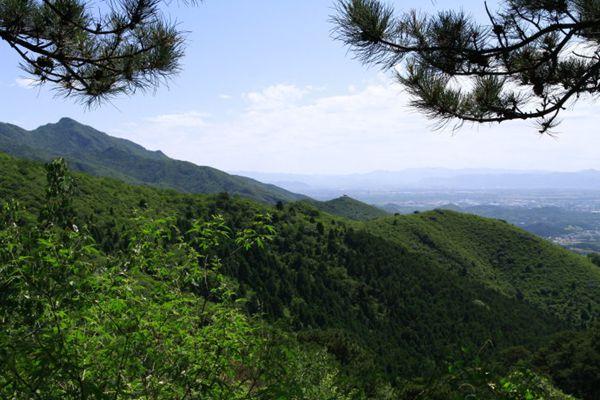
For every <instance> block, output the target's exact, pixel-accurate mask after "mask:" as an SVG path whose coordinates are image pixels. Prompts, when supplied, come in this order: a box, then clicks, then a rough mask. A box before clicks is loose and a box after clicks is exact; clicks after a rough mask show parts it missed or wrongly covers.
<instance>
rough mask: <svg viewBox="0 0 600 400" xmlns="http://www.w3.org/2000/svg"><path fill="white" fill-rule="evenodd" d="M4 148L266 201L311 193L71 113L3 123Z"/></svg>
mask: <svg viewBox="0 0 600 400" xmlns="http://www.w3.org/2000/svg"><path fill="white" fill-rule="evenodd" d="M0 151H3V152H6V153H8V154H11V155H13V156H15V157H21V158H27V159H32V160H38V161H48V160H50V159H52V158H56V157H64V158H65V159H67V160H68V161H69V164H70V166H71V168H73V169H75V170H78V171H81V172H86V173H89V174H92V175H97V176H107V177H111V178H116V179H120V180H123V181H125V182H128V183H133V184H143V185H151V186H157V187H161V188H168V189H175V190H178V191H180V192H186V193H219V192H227V193H230V194H233V195H240V196H244V197H247V198H250V199H253V200H257V201H261V202H265V203H276V202H277V201H295V200H300V199H303V198H305V196H302V195H298V194H295V193H291V192H289V191H287V190H284V189H282V188H279V187H277V186H275V185H270V184H264V183H261V182H258V181H255V180H253V179H250V178H246V177H242V176H236V175H230V174H227V173H225V172H223V171H219V170H218V169H215V168H210V167H204V166H198V165H195V164H192V163H190V162H186V161H179V160H174V159H171V158H169V157H167V156H166V155H165V154H163V153H162V152H160V151H149V150H146V149H145V148H143V147H142V146H140V145H138V144H136V143H133V142H131V141H129V140H125V139H119V138H115V137H112V136H109V135H107V134H105V133H103V132H100V131H98V130H96V129H94V128H92V127H90V126H86V125H83V124H80V123H78V122H77V121H74V120H72V119H69V118H63V119H61V120H60V121H58V123H56V124H47V125H44V126H40V127H39V128H37V129H35V130H32V131H27V130H25V129H22V128H20V127H18V126H15V125H11V124H5V123H0Z"/></svg>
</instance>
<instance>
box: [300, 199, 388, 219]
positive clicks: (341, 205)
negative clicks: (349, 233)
mask: <svg viewBox="0 0 600 400" xmlns="http://www.w3.org/2000/svg"><path fill="white" fill-rule="evenodd" d="M302 201H305V202H307V203H309V204H310V205H312V206H314V207H316V208H317V209H319V210H321V211H323V212H326V213H328V214H333V215H337V216H340V217H344V218H348V219H352V220H356V221H367V220H370V219H376V218H380V217H384V216H386V215H389V214H388V213H387V212H386V211H384V210H382V209H380V208H377V207H375V206H372V205H370V204H367V203H363V202H362V201H359V200H355V199H353V198H351V197H349V196H342V197H338V198H336V199H332V200H327V201H316V200H302Z"/></svg>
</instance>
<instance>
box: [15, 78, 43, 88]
mask: <svg viewBox="0 0 600 400" xmlns="http://www.w3.org/2000/svg"><path fill="white" fill-rule="evenodd" d="M37 84H38V82H37V81H36V80H35V79H31V78H17V79H15V85H17V86H18V87H21V88H23V89H33V88H34V87H36V86H37Z"/></svg>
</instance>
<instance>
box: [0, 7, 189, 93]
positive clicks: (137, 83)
mask: <svg viewBox="0 0 600 400" xmlns="http://www.w3.org/2000/svg"><path fill="white" fill-rule="evenodd" d="M163 3H166V2H164V1H163V0H117V1H103V2H100V4H95V3H90V2H86V1H82V0H28V1H22V0H0V39H2V40H3V41H5V42H6V43H7V44H8V45H9V46H10V47H11V48H12V49H13V50H14V51H16V52H17V53H18V55H19V56H20V58H21V60H22V62H21V68H22V69H23V70H24V71H25V72H26V73H28V74H29V75H30V76H31V78H32V79H34V80H35V81H36V82H37V83H40V84H44V83H52V84H54V88H55V89H56V90H58V92H59V93H60V94H63V95H65V96H71V95H78V96H80V97H81V99H82V100H83V101H84V102H85V103H87V104H88V105H91V104H93V103H95V102H98V101H100V100H102V99H106V98H108V97H111V96H115V95H119V94H132V93H134V92H136V91H138V90H145V89H149V88H153V87H156V86H157V85H158V84H159V83H160V82H162V81H164V80H165V79H166V78H168V77H170V76H172V75H173V74H175V73H176V72H177V71H178V70H179V61H180V59H181V57H182V55H183V38H182V32H181V31H179V30H178V29H177V26H176V24H175V23H172V22H169V21H168V20H167V18H166V17H165V16H164V15H163V12H162V11H161V6H162V5H163Z"/></svg>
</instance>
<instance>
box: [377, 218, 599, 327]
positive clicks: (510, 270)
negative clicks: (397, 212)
mask: <svg viewBox="0 0 600 400" xmlns="http://www.w3.org/2000/svg"><path fill="white" fill-rule="evenodd" d="M366 227H367V230H368V231H369V232H370V233H373V234H376V235H379V236H381V237H384V238H386V239H387V240H391V241H393V242H396V243H397V244H398V245H399V246H407V245H408V246H410V247H409V248H410V249H411V251H415V252H416V253H420V254H425V255H427V256H428V257H431V258H433V259H443V260H444V262H443V267H444V268H447V269H448V270H449V271H453V272H454V273H456V274H458V275H460V276H464V277H470V278H474V279H475V280H477V281H478V282H481V283H483V284H484V285H485V286H487V287H489V288H491V289H493V290H496V291H498V292H500V293H503V294H504V295H506V296H511V297H515V298H519V299H521V300H523V301H525V302H527V303H530V304H534V305H536V306H537V307H540V308H541V309H544V310H546V311H548V312H550V313H552V314H553V315H557V316H559V317H560V318H561V319H563V320H565V321H567V322H568V323H569V324H575V325H577V324H581V325H582V326H585V325H586V324H587V323H588V322H589V321H590V319H591V318H592V316H597V315H600V307H599V305H600V304H599V300H600V284H599V283H600V267H598V266H597V265H595V264H594V263H592V262H591V261H589V260H588V259H586V258H584V257H582V256H579V255H576V254H573V253H571V252H569V251H566V250H565V249H563V248H561V247H559V246H557V245H554V244H551V243H550V242H548V241H545V240H543V239H541V238H539V237H537V236H535V235H533V234H530V233H528V232H525V231H523V230H522V229H520V228H517V227H515V226H513V225H510V224H508V223H506V222H504V221H501V220H493V219H489V218H483V217H478V216H474V215H469V214H464V213H459V212H456V211H451V210H434V211H430V212H425V213H418V214H412V215H403V216H395V217H389V218H386V219H381V220H377V221H372V222H367V223H366Z"/></svg>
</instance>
